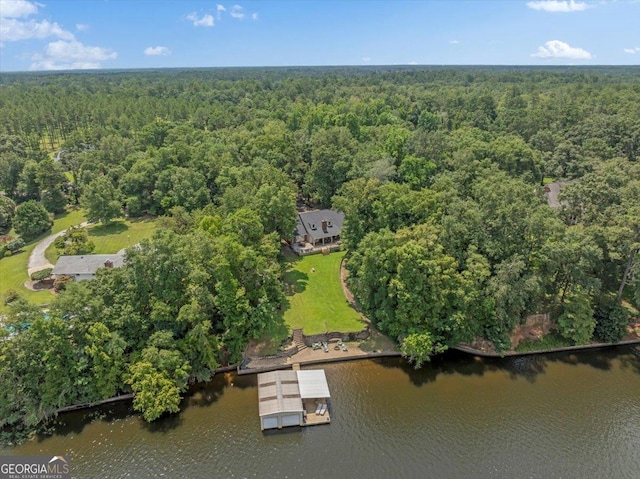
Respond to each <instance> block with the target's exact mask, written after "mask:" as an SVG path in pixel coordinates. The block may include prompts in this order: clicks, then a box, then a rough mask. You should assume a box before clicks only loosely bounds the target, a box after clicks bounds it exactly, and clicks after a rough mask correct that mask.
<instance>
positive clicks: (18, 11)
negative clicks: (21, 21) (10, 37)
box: [0, 0, 42, 18]
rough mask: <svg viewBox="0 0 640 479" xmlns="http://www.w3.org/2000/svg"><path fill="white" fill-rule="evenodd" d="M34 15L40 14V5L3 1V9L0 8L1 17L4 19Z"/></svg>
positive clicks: (10, 0)
mask: <svg viewBox="0 0 640 479" xmlns="http://www.w3.org/2000/svg"><path fill="white" fill-rule="evenodd" d="M41 6H42V5H41ZM34 13H38V5H37V4H36V3H34V2H27V1H26V0H2V7H1V8H0V17H2V18H22V17H28V16H29V15H33V14H34Z"/></svg>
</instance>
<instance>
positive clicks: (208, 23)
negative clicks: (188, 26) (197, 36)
mask: <svg viewBox="0 0 640 479" xmlns="http://www.w3.org/2000/svg"><path fill="white" fill-rule="evenodd" d="M187 20H189V21H190V22H193V26H194V27H213V26H214V25H215V22H214V20H213V15H209V14H208V13H207V14H205V15H203V16H202V17H200V18H198V15H197V14H196V12H193V13H190V14H189V15H187Z"/></svg>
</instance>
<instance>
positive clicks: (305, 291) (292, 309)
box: [284, 252, 364, 334]
mask: <svg viewBox="0 0 640 479" xmlns="http://www.w3.org/2000/svg"><path fill="white" fill-rule="evenodd" d="M343 256H344V252H335V253H331V254H328V255H323V254H315V255H310V256H304V257H302V258H298V257H295V258H293V257H292V258H289V263H288V265H289V267H288V270H287V272H286V273H285V275H284V279H285V281H286V282H287V283H288V284H289V285H290V286H289V290H290V291H289V292H288V300H289V307H288V308H287V309H286V310H285V313H284V320H285V322H286V323H287V326H289V327H290V328H292V329H295V328H304V333H305V334H318V333H324V332H326V331H342V332H348V331H360V330H361V329H363V327H364V322H363V321H362V319H361V318H360V316H359V315H358V313H357V312H356V311H355V310H354V309H353V308H352V307H351V305H350V304H349V302H348V301H347V298H346V297H345V296H344V292H343V291H342V285H341V284H340V261H341V260H342V257H343ZM314 270H315V272H312V271H314Z"/></svg>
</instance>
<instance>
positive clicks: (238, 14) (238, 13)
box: [229, 5, 245, 20]
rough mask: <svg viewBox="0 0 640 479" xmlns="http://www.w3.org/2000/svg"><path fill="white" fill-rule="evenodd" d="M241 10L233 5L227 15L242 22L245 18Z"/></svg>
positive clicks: (238, 6)
mask: <svg viewBox="0 0 640 479" xmlns="http://www.w3.org/2000/svg"><path fill="white" fill-rule="evenodd" d="M242 10H244V8H242V7H241V6H240V5H234V6H233V7H231V12H229V15H231V16H232V17H233V18H237V19H238V20H242V19H244V17H245V14H244V12H243V11H242Z"/></svg>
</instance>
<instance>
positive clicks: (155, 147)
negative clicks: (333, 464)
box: [0, 67, 640, 433]
mask: <svg viewBox="0 0 640 479" xmlns="http://www.w3.org/2000/svg"><path fill="white" fill-rule="evenodd" d="M638 105H640V69H639V68H637V67H619V68H613V67H612V68H605V67H601V68H578V67H576V68H569V67H565V68H524V67H519V68H515V67H514V68H490V67H485V68H481V67H476V68H473V67H469V68H463V67H460V68H435V67H434V68H424V67H411V68H409V67H404V68H379V67H375V68H374V67H368V68H308V69H305V68H282V69H214V70H165V71H109V72H96V73H89V74H87V73H49V74H3V75H2V76H0V116H1V118H2V122H0V191H1V192H2V194H1V195H0V234H5V235H6V236H5V237H4V245H3V246H2V248H3V254H6V255H10V254H11V252H12V251H13V250H15V249H16V248H19V247H20V245H21V243H22V244H24V241H29V240H30V239H32V238H34V237H36V236H38V235H39V234H41V233H42V232H45V231H47V230H48V229H49V228H50V227H51V218H52V215H56V214H60V213H62V212H63V211H65V209H68V208H75V207H82V208H84V210H85V211H86V213H87V217H88V219H89V220H91V221H102V222H109V221H111V220H113V219H114V218H119V217H122V216H127V217H130V218H135V217H141V216H147V215H151V216H159V217H162V218H161V224H162V228H160V231H158V232H157V234H156V235H155V236H154V238H153V239H152V240H150V241H144V242H142V244H141V245H139V246H138V247H136V248H131V249H129V250H128V251H127V264H126V266H125V267H123V268H120V269H104V270H101V271H100V274H99V275H98V277H97V279H96V280H95V281H85V282H81V283H71V284H68V285H67V286H66V289H65V290H64V291H62V292H61V293H60V294H59V296H58V297H57V298H56V299H55V301H54V302H53V303H52V305H51V307H50V311H49V312H48V313H47V315H46V317H44V316H43V313H42V311H41V310H40V309H39V308H38V307H35V306H33V305H31V304H29V303H28V302H27V301H25V300H23V299H21V298H20V297H19V294H18V295H16V294H14V293H11V294H7V292H4V291H3V292H0V293H2V294H3V301H7V302H8V303H10V305H9V306H10V309H9V313H8V314H7V316H6V318H4V324H5V326H6V327H5V328H4V329H3V330H2V331H3V332H2V333H1V334H0V335H1V336H4V340H2V341H0V430H3V431H4V432H5V433H6V432H7V431H9V430H11V431H12V432H15V431H16V430H29V429H31V428H32V427H33V426H35V425H37V424H39V423H41V422H42V421H43V420H45V419H46V418H47V417H49V416H50V415H51V414H52V413H53V412H54V411H55V410H56V409H58V408H60V407H63V406H67V405H69V404H74V403H82V402H89V401H95V400H98V399H101V398H105V397H109V396H113V395H115V394H119V393H123V392H134V393H135V394H136V399H135V402H134V406H135V407H136V408H137V409H139V410H140V411H142V412H143V414H144V416H145V418H146V419H148V420H153V419H155V418H157V417H159V416H160V415H162V414H163V413H165V412H167V411H174V412H175V411H177V410H178V404H179V401H180V398H181V395H182V393H184V391H185V390H186V388H187V385H188V384H189V383H190V382H194V381H206V380H208V379H209V378H210V377H211V376H212V374H213V372H214V370H215V369H216V368H217V367H218V366H219V365H220V364H223V363H233V362H234V361H237V360H238V359H239V358H241V354H242V351H243V350H244V348H245V347H246V344H247V341H248V340H249V339H251V338H258V337H260V336H261V335H263V334H265V333H267V332H268V331H270V330H271V328H273V327H274V325H276V324H277V323H278V322H281V321H282V314H281V310H282V307H283V303H284V301H285V298H284V293H283V291H284V288H283V285H282V264H281V257H280V241H281V239H290V237H291V236H292V232H293V229H294V226H295V215H296V204H297V203H299V204H302V203H305V204H307V205H314V206H325V207H331V208H335V209H339V210H341V211H343V212H344V213H345V230H344V232H343V239H344V245H345V247H346V248H347V250H348V261H347V268H348V270H349V273H350V278H349V281H350V286H351V288H352V290H353V292H354V294H355V297H356V299H357V300H358V302H359V303H360V305H361V306H362V308H363V310H364V311H365V313H366V314H367V315H368V317H369V318H370V319H371V320H372V321H373V322H374V324H375V325H376V326H377V327H378V328H379V329H380V330H381V331H382V332H384V333H385V334H387V335H389V336H390V337H392V338H393V339H394V340H397V341H398V343H399V344H400V346H401V348H402V351H403V353H404V354H405V355H406V356H407V357H408V358H410V359H411V360H412V361H414V362H415V363H416V364H417V365H419V364H420V363H422V362H423V361H425V360H428V358H429V356H430V355H432V354H434V353H437V352H439V351H443V350H445V349H446V348H447V347H449V346H452V345H455V344H458V343H460V342H465V341H471V340H472V339H473V338H476V337H482V338H486V339H488V340H490V341H492V342H493V344H494V345H495V347H496V349H497V350H504V349H508V348H509V347H510V344H509V333H510V332H511V331H512V329H513V328H514V327H515V326H517V325H518V324H520V323H521V322H522V321H523V320H524V318H525V317H526V316H527V315H529V314H533V313H545V312H548V313H550V314H551V317H552V319H553V320H554V321H555V322H556V324H557V328H558V334H559V335H561V336H562V337H563V338H565V339H567V340H568V341H570V342H572V343H574V344H582V343H585V342H588V341H590V340H592V339H598V340H602V341H609V342H613V341H618V340H620V339H621V338H622V337H623V336H625V335H626V331H627V325H628V322H629V319H630V316H631V315H632V314H633V312H634V311H635V309H634V308H635V307H638V306H639V305H640V255H638V251H639V249H640V108H638ZM551 182H561V183H562V188H561V193H560V197H559V204H558V205H556V206H555V207H551V206H550V205H549V203H548V201H547V198H546V197H545V194H544V193H545V185H546V184H548V183H551ZM1 268H2V259H0V269H1Z"/></svg>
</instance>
